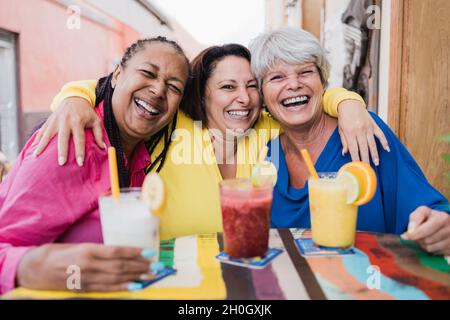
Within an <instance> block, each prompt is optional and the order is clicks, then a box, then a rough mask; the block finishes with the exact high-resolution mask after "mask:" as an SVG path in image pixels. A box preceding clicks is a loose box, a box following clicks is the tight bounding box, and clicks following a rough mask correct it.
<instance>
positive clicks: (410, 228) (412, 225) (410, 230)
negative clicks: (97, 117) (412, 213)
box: [408, 221, 416, 234]
mask: <svg viewBox="0 0 450 320" xmlns="http://www.w3.org/2000/svg"><path fill="white" fill-rule="evenodd" d="M415 229H416V222H415V221H411V222H410V223H409V224H408V233H409V234H411V233H413V232H414V230H415Z"/></svg>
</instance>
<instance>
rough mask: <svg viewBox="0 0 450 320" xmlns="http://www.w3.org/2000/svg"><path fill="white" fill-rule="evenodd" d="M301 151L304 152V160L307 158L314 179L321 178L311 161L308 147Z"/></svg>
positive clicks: (307, 164) (307, 165)
mask: <svg viewBox="0 0 450 320" xmlns="http://www.w3.org/2000/svg"><path fill="white" fill-rule="evenodd" d="M300 153H301V154H302V157H303V160H305V163H306V167H307V168H308V171H309V174H310V175H311V176H312V177H313V178H314V179H319V176H318V175H317V171H316V169H314V165H313V163H312V161H311V157H310V156H309V152H308V150H306V149H302V150H300Z"/></svg>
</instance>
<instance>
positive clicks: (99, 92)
mask: <svg viewBox="0 0 450 320" xmlns="http://www.w3.org/2000/svg"><path fill="white" fill-rule="evenodd" d="M152 42H160V43H166V44H169V45H170V46H172V47H173V48H174V49H175V50H176V52H177V53H179V54H180V55H181V56H182V57H183V58H184V59H185V60H186V63H187V65H188V66H189V60H188V58H187V57H186V55H185V54H184V52H183V49H181V47H180V46H179V45H178V44H177V43H176V42H175V41H172V40H168V39H167V38H165V37H161V36H159V37H155V38H146V39H141V40H138V41H136V42H135V43H133V44H132V45H131V46H130V47H128V48H127V50H126V51H125V54H124V55H123V57H122V60H121V61H120V66H121V67H125V66H126V64H127V62H128V60H129V59H130V58H132V57H133V56H134V55H135V54H136V53H137V52H139V51H140V50H142V49H144V48H145V46H146V45H147V44H149V43H152ZM112 77H113V73H110V74H109V75H108V76H106V77H103V78H100V79H99V81H98V83H97V87H96V88H95V95H96V100H95V107H98V105H99V104H100V103H101V102H102V101H103V113H104V119H103V123H104V126H105V130H106V133H107V134H108V138H109V140H110V141H111V145H112V146H113V147H114V148H116V150H117V152H116V157H117V167H118V171H119V184H120V187H121V188H124V187H128V186H129V185H130V174H129V171H128V169H127V167H126V165H125V153H124V151H123V147H122V142H121V139H120V131H119V127H118V125H117V122H116V119H115V117H114V113H113V110H112V96H113V93H114V89H113V88H112V86H111V80H112ZM176 124H177V113H175V115H174V117H173V120H172V122H171V123H170V124H168V125H166V126H165V127H164V128H162V129H161V130H159V131H158V132H157V133H155V134H154V135H153V136H152V137H151V138H150V139H149V140H148V141H146V142H145V147H146V148H147V151H148V153H149V155H152V153H153V152H154V151H155V149H156V146H157V145H158V144H159V142H160V141H161V139H162V138H163V137H164V148H163V150H162V151H161V153H160V154H159V155H158V156H156V157H155V159H154V160H153V161H152V163H151V164H150V165H149V166H148V167H147V168H146V169H145V173H146V174H147V173H149V172H151V171H152V170H153V168H155V167H156V165H158V167H157V169H156V172H159V171H160V170H161V168H162V166H163V165H164V161H165V159H166V155H167V150H168V149H169V145H170V141H171V139H170V137H171V136H172V133H173V132H174V131H175V127H176Z"/></svg>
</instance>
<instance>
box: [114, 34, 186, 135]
mask: <svg viewBox="0 0 450 320" xmlns="http://www.w3.org/2000/svg"><path fill="white" fill-rule="evenodd" d="M187 77H188V65H187V62H186V60H185V58H184V57H183V56H182V55H181V54H180V53H178V52H177V51H176V50H175V49H174V48H173V47H172V46H171V45H170V44H167V43H162V42H156V41H155V42H151V43H147V44H145V47H144V48H142V49H141V50H139V51H138V52H136V53H135V54H134V55H133V56H132V57H131V58H130V59H128V61H127V62H126V65H125V66H124V67H122V66H120V67H118V68H117V69H116V71H115V72H114V74H113V79H112V81H111V84H112V86H113V87H114V93H113V96H112V106H113V113H114V117H115V118H116V122H117V125H118V127H119V130H120V134H121V137H123V138H124V140H130V139H131V140H147V139H149V138H150V137H151V136H152V135H153V134H155V133H156V132H158V131H159V130H161V129H162V128H163V127H164V126H166V125H167V124H168V123H169V122H170V121H171V120H172V118H173V116H174V114H175V112H176V110H177V109H178V105H179V103H180V101H181V98H182V96H183V91H184V86H185V84H186V81H187Z"/></svg>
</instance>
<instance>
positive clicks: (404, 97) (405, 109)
mask: <svg viewBox="0 0 450 320" xmlns="http://www.w3.org/2000/svg"><path fill="white" fill-rule="evenodd" d="M403 6H404V7H403V36H402V37H403V48H402V52H401V61H402V65H401V80H400V81H401V90H400V112H399V115H398V116H399V131H398V133H399V137H400V139H401V140H402V142H403V143H404V144H405V145H406V147H407V148H408V150H409V151H410V152H411V153H412V154H413V156H414V158H415V159H416V160H417V162H418V163H419V165H420V167H421V168H422V170H423V171H424V172H425V174H426V176H427V177H428V179H429V180H430V181H431V183H432V184H433V185H434V186H436V187H437V188H438V189H439V190H440V191H441V192H443V193H445V194H447V195H448V191H449V190H448V183H447V178H446V177H445V176H444V172H445V171H447V170H448V169H449V165H447V164H446V163H445V162H444V160H442V159H441V154H443V153H444V152H447V153H449V152H450V145H449V144H445V143H444V142H441V141H439V139H438V137H439V136H441V135H443V134H445V133H450V106H449V101H450V19H449V17H450V1H448V0H406V1H404V2H403ZM394 49H395V48H394ZM393 76H394V78H395V77H396V76H398V75H393Z"/></svg>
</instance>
